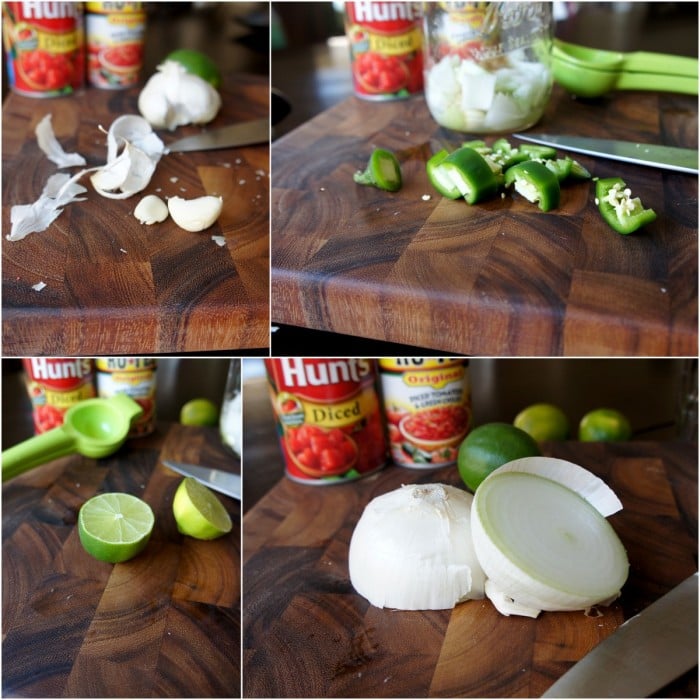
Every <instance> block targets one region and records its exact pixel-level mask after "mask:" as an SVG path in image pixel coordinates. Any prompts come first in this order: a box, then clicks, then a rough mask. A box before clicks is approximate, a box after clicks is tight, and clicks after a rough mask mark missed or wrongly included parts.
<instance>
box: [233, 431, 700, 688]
mask: <svg viewBox="0 0 700 700" xmlns="http://www.w3.org/2000/svg"><path fill="white" fill-rule="evenodd" d="M546 452H547V453H548V454H551V455H552V456H557V457H561V458H564V459H568V460H571V461H574V462H577V463H578V464H581V465H583V466H585V467H587V468H588V469H590V470H591V471H593V472H595V473H596V474H598V475H599V476H601V477H602V478H604V479H605V480H606V481H607V482H608V483H609V484H610V485H611V486H612V487H613V488H614V489H615V490H616V492H617V494H618V496H619V497H620V499H621V501H622V503H623V506H624V508H623V510H622V511H621V512H619V513H616V514H615V515H613V516H612V517H611V523H612V525H613V527H614V528H615V529H616V531H617V532H618V534H619V535H620V537H621V539H622V541H623V543H624V545H625V547H626V548H627V551H628V555H629V559H630V565H631V566H630V575H629V579H628V581H627V583H626V584H625V586H624V588H623V593H622V596H621V597H620V598H619V599H618V600H617V601H616V602H615V603H614V604H613V605H611V606H610V607H607V608H604V607H601V608H600V609H599V612H600V616H595V615H586V614H584V613H583V612H572V613H542V614H541V615H540V616H539V617H538V618H537V619H534V620H533V619H529V618H521V617H504V616H502V615H500V614H499V613H498V612H496V610H495V608H494V607H493V606H492V605H491V604H490V603H489V602H488V601H485V600H482V601H468V602H466V603H463V604H461V605H459V606H457V607H456V608H455V609H454V610H451V611H450V610H446V611H430V612H400V611H394V610H382V609H379V608H375V607H373V606H371V605H369V604H368V602H367V601H366V600H364V598H362V597H361V596H359V595H358V594H356V593H355V592H354V590H353V588H352V586H351V584H350V581H349V575H348V569H347V554H348V546H349V542H350V537H351V536H352V531H353V528H354V526H355V523H356V522H357V520H358V518H359V516H360V514H361V513H362V510H363V508H364V506H365V505H366V504H367V503H368V502H369V501H370V500H371V499H372V498H373V497H375V496H377V495H379V494H381V493H385V492H387V491H389V490H391V489H393V488H398V487H399V485H400V484H402V483H412V482H424V483H427V482H435V481H437V482H443V483H449V484H453V485H459V477H458V474H457V470H456V468H454V467H447V468H443V469H440V470H436V471H420V470H410V469H402V468H400V467H387V468H386V469H384V470H383V471H382V472H380V473H378V474H376V475H374V476H371V477H368V478H367V479H364V480H360V481H357V482H354V483H352V484H346V485H342V486H334V487H328V488H321V487H318V488H311V487H308V486H305V485H302V484H297V483H294V482H292V481H290V480H288V479H283V480H282V481H280V482H279V483H278V484H277V485H276V486H275V487H274V488H273V489H272V490H271V491H270V492H269V493H268V494H267V495H266V496H264V497H263V498H262V499H261V500H260V501H259V502H258V503H257V504H256V505H255V506H254V507H253V508H252V509H251V510H249V511H248V512H247V513H246V514H245V515H244V518H243V542H244V551H243V562H244V564H243V581H244V589H245V596H244V608H243V679H244V680H243V683H244V688H243V692H244V695H245V696H247V697H355V698H361V697H374V698H377V697H539V696H540V695H541V694H542V693H543V692H544V691H545V690H546V689H547V688H548V687H549V686H550V685H551V684H552V683H553V682H554V681H555V680H556V679H557V678H559V677H560V676H561V675H562V674H563V673H564V672H565V671H566V670H567V669H568V668H569V667H570V666H571V665H572V664H573V663H575V662H576V661H578V660H579V659H580V658H582V657H583V656H584V655H585V654H586V653H587V652H588V651H589V650H590V649H592V648H593V646H595V645H596V644H597V643H598V642H599V641H601V640H602V639H604V638H605V637H607V636H608V635H609V634H611V633H612V632H613V631H614V630H615V629H617V627H618V626H619V625H620V624H621V623H622V622H623V621H624V620H625V619H627V618H629V617H631V616H632V615H634V614H636V613H637V612H639V611H640V610H641V609H642V608H644V607H646V606H647V605H649V604H650V603H652V602H653V601H654V600H656V599H657V598H658V597H660V596H661V595H663V594H664V593H665V592H667V591H668V590H670V589H671V588H673V587H674V586H675V585H676V584H678V583H680V582H681V581H682V580H683V579H685V578H686V577H687V576H688V575H690V574H692V573H693V572H694V571H695V570H696V569H697V508H698V504H697V446H695V445H691V444H685V443H656V442H630V443H616V444H610V443H608V444H605V443H597V444H596V443H586V444H584V443H579V442H574V441H572V442H566V443H552V444H550V445H547V446H546ZM246 468H247V469H248V468H250V469H255V465H254V464H247V465H246ZM664 695H666V696H672V697H696V696H697V671H694V672H690V673H688V674H686V675H684V676H683V677H682V678H681V679H680V680H678V681H677V682H675V683H674V684H673V685H672V686H669V687H668V688H666V689H664V693H663V694H662V696H664Z"/></svg>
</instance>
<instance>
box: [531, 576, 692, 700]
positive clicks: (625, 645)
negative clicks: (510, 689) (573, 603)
mask: <svg viewBox="0 0 700 700" xmlns="http://www.w3.org/2000/svg"><path fill="white" fill-rule="evenodd" d="M697 663H698V574H697V572H696V573H695V574H693V575H692V576H690V577H689V578H687V579H686V580H685V581H683V582H682V583H680V584H679V585H678V586H676V587H675V588H673V589H672V590H671V591H669V592H668V593H667V594H666V595H664V596H662V597H661V598H659V600H657V601H656V602H654V603H652V604H651V605H650V606H649V607H648V608H645V609H644V610H642V612H640V613H639V614H637V615H635V616H634V617H631V618H630V619H629V620H627V621H626V622H624V623H623V624H622V625H620V627H618V629H617V630H616V631H615V632H613V633H612V634H611V635H610V636H609V637H607V638H606V639H604V640H603V641H602V642H601V643H600V644H598V645H597V646H596V647H594V648H593V650H592V651H590V652H589V653H588V654H587V655H586V656H584V657H583V659H581V660H580V661H579V662H578V663H577V664H575V665H574V666H573V667H572V668H571V669H569V670H568V671H567V672H566V673H565V674H564V675H563V676H562V677H561V678H560V679H559V680H558V681H556V682H555V683H554V685H552V686H551V687H550V688H549V690H547V692H546V693H545V694H544V695H543V696H542V697H545V698H603V697H610V698H613V697H617V698H621V697H625V698H645V697H648V696H649V695H651V694H652V693H654V692H656V691H657V690H659V689H660V688H663V687H664V686H665V685H667V684H668V683H670V682H671V681H673V680H675V679H676V678H678V676H680V675H681V674H683V673H685V672H686V671H688V670H689V669H691V668H693V667H694V666H697Z"/></svg>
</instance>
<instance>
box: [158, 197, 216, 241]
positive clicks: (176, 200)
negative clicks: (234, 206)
mask: <svg viewBox="0 0 700 700" xmlns="http://www.w3.org/2000/svg"><path fill="white" fill-rule="evenodd" d="M223 205H224V200H223V199H222V198H221V197H214V196H213V195H204V196H203V197H196V198H195V199H183V198H182V197H170V199H168V211H169V212H170V216H172V217H173V221H174V222H175V223H176V224H177V225H178V226H179V227H180V228H184V229H185V231H192V232H197V231H204V229H207V228H209V227H210V226H211V225H212V224H213V223H214V222H215V221H216V220H217V219H218V218H219V214H221V209H222V208H223Z"/></svg>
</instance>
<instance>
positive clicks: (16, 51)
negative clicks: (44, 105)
mask: <svg viewBox="0 0 700 700" xmlns="http://www.w3.org/2000/svg"><path fill="white" fill-rule="evenodd" d="M82 12H83V3H81V2H4V3H3V4H2V25H3V26H2V34H3V43H4V45H5V52H6V56H7V72H8V77H9V83H10V87H11V88H12V89H13V90H14V91H15V92H18V93H20V94H21V95H27V96H29V97H56V96H58V95H66V94H69V93H72V92H74V91H75V90H79V89H80V88H82V87H83V82H84V74H85V65H84V64H85V50H84V43H83V38H84V37H83V15H82Z"/></svg>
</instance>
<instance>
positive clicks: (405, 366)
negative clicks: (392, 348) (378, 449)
mask: <svg viewBox="0 0 700 700" xmlns="http://www.w3.org/2000/svg"><path fill="white" fill-rule="evenodd" d="M379 367H380V375H381V386H382V393H383V396H384V411H385V414H386V419H387V424H388V431H389V442H390V447H391V456H392V459H393V461H394V463H395V464H398V465H400V466H404V467H414V468H418V469H428V468H431V467H435V466H447V465H449V464H454V463H456V461H457V452H458V450H459V446H460V444H461V442H462V440H463V439H464V438H465V437H466V435H467V433H468V432H469V428H470V424H471V396H470V386H469V374H468V371H469V368H468V361H467V360H458V359H452V358H420V357H396V358H382V359H380V360H379Z"/></svg>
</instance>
